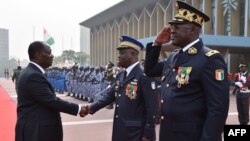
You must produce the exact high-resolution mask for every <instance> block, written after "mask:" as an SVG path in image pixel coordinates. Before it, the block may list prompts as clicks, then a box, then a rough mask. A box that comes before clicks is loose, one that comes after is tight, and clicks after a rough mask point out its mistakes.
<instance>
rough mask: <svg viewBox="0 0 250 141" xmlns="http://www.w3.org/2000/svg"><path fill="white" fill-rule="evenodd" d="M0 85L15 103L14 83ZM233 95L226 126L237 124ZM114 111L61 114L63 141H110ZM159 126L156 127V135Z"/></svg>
mask: <svg viewBox="0 0 250 141" xmlns="http://www.w3.org/2000/svg"><path fill="white" fill-rule="evenodd" d="M0 85H2V87H3V88H4V89H5V90H6V91H7V93H8V94H9V96H10V97H11V98H12V99H13V100H14V101H16V97H17V96H16V93H15V88H14V87H15V86H14V83H13V82H12V81H11V80H10V79H9V80H6V79H4V78H0ZM57 96H58V97H60V98H62V99H64V100H68V101H71V102H75V103H80V104H88V103H86V102H83V101H80V100H77V99H75V98H72V97H68V96H66V95H65V94H57ZM235 101H236V99H235V95H232V94H230V109H229V116H228V118H227V124H238V120H237V110H236V103H235ZM113 112H114V110H109V109H106V108H104V109H102V110H100V111H99V112H97V113H96V114H95V115H88V116H87V117H85V118H81V117H75V116H71V115H67V114H64V113H62V114H61V116H62V120H63V130H64V141H83V140H86V141H110V140H111V132H112V118H113ZM158 132H159V125H158V126H157V134H158Z"/></svg>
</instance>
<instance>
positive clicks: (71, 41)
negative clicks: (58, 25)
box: [70, 36, 73, 50]
mask: <svg viewBox="0 0 250 141" xmlns="http://www.w3.org/2000/svg"><path fill="white" fill-rule="evenodd" d="M70 43H71V50H73V39H72V36H71V40H70Z"/></svg>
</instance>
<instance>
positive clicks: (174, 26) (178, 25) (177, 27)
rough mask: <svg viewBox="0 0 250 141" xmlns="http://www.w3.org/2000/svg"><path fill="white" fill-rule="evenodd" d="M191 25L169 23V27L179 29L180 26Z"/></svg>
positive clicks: (186, 25)
mask: <svg viewBox="0 0 250 141" xmlns="http://www.w3.org/2000/svg"><path fill="white" fill-rule="evenodd" d="M192 27H193V26H192V25H188V24H171V25H170V28H175V29H181V28H192Z"/></svg>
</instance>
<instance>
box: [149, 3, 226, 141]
mask: <svg viewBox="0 0 250 141" xmlns="http://www.w3.org/2000/svg"><path fill="white" fill-rule="evenodd" d="M176 9H177V12H176V15H175V17H174V19H173V20H172V21H170V22H169V24H168V25H167V26H166V27H164V29H163V30H162V31H161V32H160V33H159V34H158V35H157V37H156V39H155V41H154V43H149V44H148V45H147V48H146V59H145V73H146V75H148V76H151V77H159V76H161V77H162V78H161V80H162V83H161V125H160V141H168V140H169V141H221V140H222V136H221V135H222V132H223V127H224V124H225V121H226V118H227V114H228V109H229V82H228V79H227V66H226V64H225V61H224V59H223V57H222V56H221V54H220V53H219V52H218V51H216V50H211V49H209V48H208V47H206V46H204V45H203V42H202V40H201V39H200V38H199V34H200V32H201V28H202V24H203V22H207V21H209V17H208V16H207V15H205V14H204V13H203V12H201V11H199V10H198V9H196V8H194V7H192V6H191V5H188V4H187V3H185V2H182V1H177V2H176ZM169 42H170V44H171V45H174V46H176V47H180V49H177V50H175V51H174V52H173V53H172V54H171V55H170V56H169V57H168V58H166V59H165V60H163V61H160V62H158V58H159V54H160V50H161V45H162V44H165V43H169Z"/></svg>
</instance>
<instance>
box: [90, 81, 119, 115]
mask: <svg viewBox="0 0 250 141" xmlns="http://www.w3.org/2000/svg"><path fill="white" fill-rule="evenodd" d="M113 101H115V84H113V85H112V86H111V87H110V88H109V89H108V90H107V94H106V95H104V96H103V97H102V98H101V99H100V100H98V101H96V102H95V103H93V104H91V105H90V109H91V114H94V113H95V112H97V111H98V110H100V109H101V108H103V107H105V106H107V105H109V104H110V103H112V102H113Z"/></svg>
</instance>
